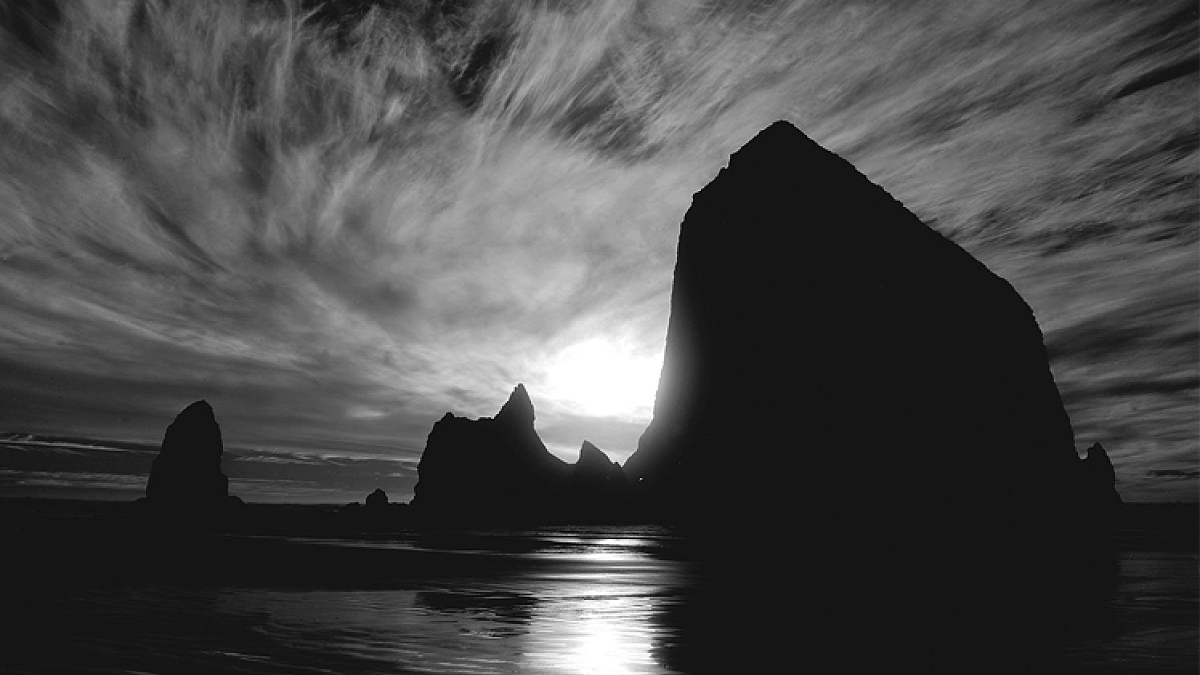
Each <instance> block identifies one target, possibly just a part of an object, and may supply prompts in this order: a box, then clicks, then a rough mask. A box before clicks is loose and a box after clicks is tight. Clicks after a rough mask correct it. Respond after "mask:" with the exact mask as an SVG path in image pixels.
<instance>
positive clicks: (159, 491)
mask: <svg viewBox="0 0 1200 675" xmlns="http://www.w3.org/2000/svg"><path fill="white" fill-rule="evenodd" d="M223 452H224V445H223V443H222V441H221V427H220V426H218V425H217V420H216V417H215V416H214V415H213V409H212V406H210V405H209V404H208V402H207V401H203V400H201V401H196V402H195V403H192V404H191V405H189V406H188V407H187V408H184V410H183V412H181V413H179V415H178V416H176V417H175V421H174V422H172V423H171V425H170V426H168V427H167V432H166V435H165V436H164V437H163V442H162V450H161V451H160V452H159V454H158V457H156V458H155V459H154V464H153V466H152V468H151V470H150V480H149V481H148V482H147V483H146V500H147V502H148V503H149V504H150V505H152V506H156V507H158V506H161V507H178V508H188V509H212V508H217V507H222V508H223V507H227V506H230V505H231V501H230V498H229V479H228V478H227V477H226V476H225V474H223V473H221V454H222V453H223ZM234 499H236V498H234ZM240 501H241V500H237V502H238V503H240Z"/></svg>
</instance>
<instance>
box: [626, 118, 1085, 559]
mask: <svg viewBox="0 0 1200 675" xmlns="http://www.w3.org/2000/svg"><path fill="white" fill-rule="evenodd" d="M1075 460H1076V456H1075V451H1074V447H1073V435H1072V431H1071V426H1070V422H1069V420H1068V418H1067V415H1066V412H1065V411H1064V409H1063V406H1062V402H1061V400H1060V398H1059V394H1058V390H1057V388H1056V386H1055V384H1054V380H1053V377H1052V375H1051V373H1050V369H1049V366H1048V362H1047V359H1046V354H1045V350H1044V348H1043V344H1042V334H1041V331H1040V330H1039V329H1038V325H1037V322H1036V321H1035V319H1034V316H1033V314H1032V311H1031V310H1030V308H1029V306H1028V305H1027V304H1026V303H1025V302H1024V301H1023V300H1022V299H1021V297H1020V295H1018V293H1017V292H1016V291H1015V290H1014V289H1013V287H1012V286H1011V285H1009V284H1008V283H1007V282H1006V281H1004V280H1003V279H1001V278H1000V277H998V276H996V275H995V274H993V273H992V272H990V271H989V270H988V269H987V268H986V267H985V266H984V265H983V264H981V263H980V262H979V261H977V260H975V259H974V258H973V257H972V256H971V255H970V254H968V253H967V252H966V251H964V250H963V249H961V248H960V247H959V246H957V245H956V244H954V243H953V242H951V241H950V240H948V239H946V238H945V237H943V236H942V235H940V234H938V233H937V232H935V231H933V230H931V229H930V228H928V227H926V226H925V225H924V224H923V223H922V222H921V221H920V220H918V219H917V218H916V216H914V215H913V214H912V213H910V212H909V211H908V210H907V209H905V208H904V207H903V206H902V205H901V204H900V203H898V202H896V201H895V200H894V199H893V198H892V197H891V196H890V195H888V194H887V193H886V192H885V191H884V190H882V189H881V188H879V187H878V186H876V185H875V184H873V183H871V181H870V180H868V179H867V178H866V177H865V176H863V175H862V174H860V173H859V172H858V171H857V170H855V168H854V167H853V166H851V165H850V164H849V163H847V162H846V161H844V160H842V159H841V158H839V157H838V156H836V155H834V154H832V153H830V152H828V151H826V150H824V149H823V148H821V147H820V146H818V145H817V144H816V143H814V142H813V141H811V140H809V139H808V138H807V137H806V136H805V135H804V134H803V133H801V132H800V131H799V130H798V129H796V128H795V127H793V126H792V125H790V124H788V123H786V122H778V123H776V124H774V125H772V126H771V127H769V128H768V129H766V130H764V131H762V132H761V133H760V134H759V135H758V136H757V137H755V138H754V139H753V140H752V141H750V142H749V143H748V144H747V145H746V146H745V147H743V148H742V149H741V150H739V151H738V152H737V153H735V154H734V155H733V156H732V158H731V159H730V162H729V166H728V167H727V168H726V169H724V170H722V171H721V173H720V175H719V176H718V177H717V178H716V179H715V180H713V181H712V182H711V183H710V184H709V185H708V186H707V187H705V188H704V189H703V190H701V191H700V192H699V193H697V194H696V195H695V197H694V199H693V202H692V206H691V208H690V209H689V211H688V212H687V216H686V217H685V219H684V222H683V224H682V227H681V232H680V237H679V249H678V260H677V265H676V268H675V283H674V287H673V289H672V295H671V318H670V323H669V327H668V332H667V345H666V354H665V362H664V367H663V372H662V377H661V381H660V383H659V389H658V395H657V400H656V402H655V409H654V420H653V423H652V424H651V425H650V427H649V428H648V429H647V430H646V432H645V434H644V435H643V437H642V439H641V442H640V444H639V446H638V450H637V452H636V453H635V454H634V455H633V456H632V457H631V458H630V459H629V461H628V462H627V463H626V465H625V470H626V473H627V474H628V475H629V476H630V477H631V479H634V480H637V481H639V486H640V488H641V489H642V490H644V491H645V492H646V493H647V494H648V495H649V496H650V497H651V499H652V500H653V501H654V502H655V503H656V505H657V508H658V512H659V513H660V515H664V516H665V517H669V518H673V519H677V520H695V521H697V522H708V521H711V520H712V519H714V518H717V519H720V518H725V517H734V516H733V515H731V514H733V513H736V514H738V515H737V516H736V517H737V518H739V519H749V520H760V519H763V518H777V517H784V516H785V515H786V517H788V518H799V520H798V521H797V525H798V526H799V527H802V528H806V529H810V530H813V531H814V532H830V531H833V530H840V529H841V528H846V529H851V530H854V531H855V533H856V535H855V536H857V537H861V536H863V535H866V536H867V537H868V539H871V540H874V541H880V540H879V539H878V537H885V538H888V539H889V540H898V541H904V542H911V541H914V540H920V541H925V542H929V541H939V540H941V541H956V542H962V541H965V540H968V539H970V540H973V541H977V542H978V541H992V542H1007V543H1012V542H1014V541H1017V540H1024V539H1025V538H1026V536H1027V535H1030V534H1031V533H1033V532H1034V531H1035V530H1038V529H1041V528H1043V527H1044V526H1047V525H1049V524H1050V520H1052V519H1054V518H1060V517H1061V516H1062V514H1063V513H1064V508H1065V504H1064V501H1065V500H1068V498H1069V495H1064V494H1063V493H1062V486H1063V485H1065V484H1066V483H1068V482H1069V481H1068V479H1069V477H1070V475H1071V473H1072V471H1073V469H1074V467H1075V464H1076V461H1075Z"/></svg>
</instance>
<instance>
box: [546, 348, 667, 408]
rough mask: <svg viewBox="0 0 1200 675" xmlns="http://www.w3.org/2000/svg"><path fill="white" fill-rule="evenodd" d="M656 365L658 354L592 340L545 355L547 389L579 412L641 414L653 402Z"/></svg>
mask: <svg viewBox="0 0 1200 675" xmlns="http://www.w3.org/2000/svg"><path fill="white" fill-rule="evenodd" d="M661 369H662V360H661V358H654V357H648V356H639V355H637V354H636V353H635V352H634V350H633V349H632V348H630V347H628V346H626V345H623V344H621V343H619V342H616V341H612V340H609V339H606V338H595V339H592V340H587V341H586V342H580V343H577V344H574V345H571V346H570V347H567V348H566V349H564V350H562V351H561V352H559V353H558V354H557V355H555V356H554V357H553V358H552V359H551V361H550V364H549V367H548V372H547V379H546V387H547V393H548V394H549V395H550V397H552V398H554V399H556V400H558V401H561V402H562V403H564V404H567V405H569V406H571V407H574V408H576V409H577V410H579V412H581V413H583V414H585V415H595V416H616V415H632V414H638V413H643V414H644V413H648V412H649V410H650V409H651V408H652V407H653V406H654V392H655V390H656V389H657V388H658V374H659V371H660V370H661Z"/></svg>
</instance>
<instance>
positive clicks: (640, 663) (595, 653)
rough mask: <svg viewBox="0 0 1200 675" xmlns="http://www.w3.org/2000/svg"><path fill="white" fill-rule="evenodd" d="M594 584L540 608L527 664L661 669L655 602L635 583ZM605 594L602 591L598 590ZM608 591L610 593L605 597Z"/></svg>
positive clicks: (611, 672) (628, 674)
mask: <svg viewBox="0 0 1200 675" xmlns="http://www.w3.org/2000/svg"><path fill="white" fill-rule="evenodd" d="M606 590H607V589H595V588H592V589H589V590H588V593H589V594H588V595H581V596H579V597H578V598H575V599H573V600H568V599H566V598H563V599H560V600H559V601H558V602H553V603H549V604H547V605H545V606H543V607H541V608H539V610H538V611H536V612H535V613H534V616H533V620H532V622H531V625H530V636H529V642H528V646H529V651H528V652H527V654H526V657H527V661H528V663H527V664H526V665H527V667H528V668H529V669H530V670H531V671H537V672H555V673H563V674H564V675H634V674H636V673H649V672H657V670H656V666H655V663H654V660H653V658H652V657H651V649H652V648H653V646H654V643H653V628H652V626H651V624H650V623H649V618H650V617H649V613H650V611H651V609H652V608H651V607H650V606H649V604H648V603H646V602H645V598H640V597H638V596H636V595H633V594H632V593H631V591H630V589H619V588H614V589H612V591H614V592H613V593H612V594H611V595H610V596H609V595H608V593H607V592H606ZM598 592H599V593H600V594H603V595H602V596H599V597H598V595H597V593H598ZM604 596H608V597H604Z"/></svg>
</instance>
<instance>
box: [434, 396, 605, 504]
mask: <svg viewBox="0 0 1200 675" xmlns="http://www.w3.org/2000/svg"><path fill="white" fill-rule="evenodd" d="M533 423H534V410H533V403H532V401H530V399H529V393H528V392H527V391H526V390H525V386H524V385H523V384H518V385H517V386H516V388H515V389H513V392H512V395H511V396H510V397H509V399H508V402H506V403H505V404H504V406H503V407H502V408H501V409H500V412H499V413H498V414H497V415H496V416H495V417H493V418H488V417H484V418H480V419H478V420H470V419H466V418H462V417H455V416H454V415H453V414H452V413H446V415H445V416H444V417H442V419H441V420H439V421H438V422H437V423H436V424H435V425H434V426H433V430H432V431H430V433H429V438H428V440H427V442H426V445H425V452H424V454H422V455H421V462H420V464H419V465H418V466H417V472H418V475H419V479H418V482H417V485H416V488H415V490H414V493H415V494H414V497H413V501H412V505H413V507H414V510H416V511H417V512H418V513H419V514H420V516H421V517H424V518H431V519H435V520H442V521H455V522H464V523H483V522H550V521H570V520H572V519H574V518H576V517H579V518H582V519H586V520H594V519H596V518H597V517H600V516H602V515H604V514H606V513H612V514H615V513H618V512H620V513H624V512H625V510H627V507H626V506H625V505H624V504H621V503H620V498H621V497H622V496H624V495H623V493H622V492H621V487H622V484H623V482H624V473H623V472H622V471H621V468H620V466H618V465H616V464H614V463H612V462H610V461H609V460H608V457H606V456H605V455H604V453H603V452H601V451H600V449H598V448H596V447H595V446H594V445H592V444H591V443H588V442H586V441H585V442H584V446H583V448H582V449H581V450H580V461H579V463H578V464H576V465H570V464H567V463H566V462H564V461H562V460H561V459H559V458H557V457H555V456H554V455H552V454H551V453H550V451H549V450H547V449H546V446H545V444H544V443H542V440H541V438H539V437H538V435H537V432H536V431H535V430H534V426H533Z"/></svg>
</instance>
